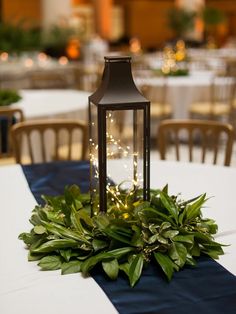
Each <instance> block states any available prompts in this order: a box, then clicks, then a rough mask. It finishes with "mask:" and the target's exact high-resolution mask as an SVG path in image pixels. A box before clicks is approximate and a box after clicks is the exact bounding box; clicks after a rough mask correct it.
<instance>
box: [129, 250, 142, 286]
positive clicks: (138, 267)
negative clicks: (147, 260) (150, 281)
mask: <svg viewBox="0 0 236 314" xmlns="http://www.w3.org/2000/svg"><path fill="white" fill-rule="evenodd" d="M143 262H144V258H143V255H142V254H138V255H137V256H136V257H135V258H134V259H133V261H132V263H131V265H130V267H129V281H130V285H131V287H133V286H134V285H135V284H136V282H137V281H138V280H139V278H140V276H141V274H142V270H143Z"/></svg>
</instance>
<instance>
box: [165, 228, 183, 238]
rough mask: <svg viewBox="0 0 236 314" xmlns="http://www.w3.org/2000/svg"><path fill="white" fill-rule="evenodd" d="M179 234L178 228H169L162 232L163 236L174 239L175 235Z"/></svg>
mask: <svg viewBox="0 0 236 314" xmlns="http://www.w3.org/2000/svg"><path fill="white" fill-rule="evenodd" d="M177 234H179V231H178V230H167V231H165V232H163V233H162V236H163V237H165V238H169V239H173V238H174V237H175V236H177Z"/></svg>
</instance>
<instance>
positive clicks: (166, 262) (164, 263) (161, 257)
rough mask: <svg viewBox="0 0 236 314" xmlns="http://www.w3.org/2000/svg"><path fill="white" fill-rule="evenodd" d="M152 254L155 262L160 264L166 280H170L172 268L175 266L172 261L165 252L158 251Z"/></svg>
mask: <svg viewBox="0 0 236 314" xmlns="http://www.w3.org/2000/svg"><path fill="white" fill-rule="evenodd" d="M153 254H154V257H155V259H156V261H157V263H158V264H159V265H160V266H161V268H162V270H163V271H164V273H165V274H166V276H167V278H168V280H169V281H170V280H171V278H172V276H173V273H174V268H175V266H174V263H173V262H172V260H171V259H170V258H169V256H168V255H166V254H163V253H160V252H157V253H153Z"/></svg>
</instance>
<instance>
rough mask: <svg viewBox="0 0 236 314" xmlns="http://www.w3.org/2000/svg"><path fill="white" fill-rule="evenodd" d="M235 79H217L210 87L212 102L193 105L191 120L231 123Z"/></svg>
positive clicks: (190, 110) (214, 79)
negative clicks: (222, 120) (224, 120)
mask: <svg viewBox="0 0 236 314" xmlns="http://www.w3.org/2000/svg"><path fill="white" fill-rule="evenodd" d="M235 88H236V85H235V79H234V78H232V77H215V78H213V80H212V83H211V85H210V100H209V101H200V102H196V103H193V104H191V106H190V108H189V114H190V118H201V119H202V118H205V119H208V120H221V119H222V118H225V119H226V121H229V120H230V118H231V114H232V111H233V101H234V94H235Z"/></svg>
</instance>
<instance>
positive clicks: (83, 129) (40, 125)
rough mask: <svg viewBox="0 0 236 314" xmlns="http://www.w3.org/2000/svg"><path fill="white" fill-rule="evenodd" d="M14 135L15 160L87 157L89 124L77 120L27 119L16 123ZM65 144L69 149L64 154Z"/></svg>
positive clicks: (27, 161)
mask: <svg viewBox="0 0 236 314" xmlns="http://www.w3.org/2000/svg"><path fill="white" fill-rule="evenodd" d="M11 134H12V143H13V148H14V154H15V158H16V162H17V163H20V164H22V163H38V162H50V161H57V160H72V159H76V160H80V159H82V160H84V159H86V156H87V150H88V139H87V126H86V125H85V123H83V122H79V121H77V120H64V119H52V120H43V121H37V120H35V121H25V122H22V123H17V124H15V125H14V126H13V127H12V130H11ZM74 143H80V145H73V144H74ZM62 147H63V148H66V149H63V156H62V155H61V151H60V148H62ZM73 149H74V150H75V151H73Z"/></svg>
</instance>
